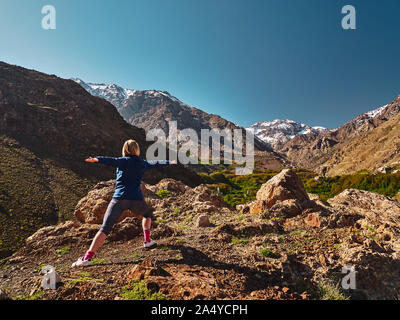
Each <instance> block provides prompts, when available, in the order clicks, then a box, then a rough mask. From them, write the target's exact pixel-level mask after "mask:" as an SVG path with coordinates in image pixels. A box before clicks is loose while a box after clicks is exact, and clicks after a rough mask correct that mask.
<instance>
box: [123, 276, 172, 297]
mask: <svg viewBox="0 0 400 320" xmlns="http://www.w3.org/2000/svg"><path fill="white" fill-rule="evenodd" d="M121 297H122V298H123V299H124V300H168V297H167V296H166V295H164V294H162V293H160V292H152V291H151V290H149V289H148V288H147V286H146V282H144V281H139V280H134V281H132V282H131V283H130V284H128V285H127V286H125V287H123V288H122V292H121Z"/></svg>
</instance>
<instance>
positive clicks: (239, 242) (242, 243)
mask: <svg viewBox="0 0 400 320" xmlns="http://www.w3.org/2000/svg"><path fill="white" fill-rule="evenodd" d="M231 243H232V244H233V245H234V246H238V247H244V246H246V245H247V244H248V243H249V240H248V239H246V238H243V237H242V238H237V237H232V239H231Z"/></svg>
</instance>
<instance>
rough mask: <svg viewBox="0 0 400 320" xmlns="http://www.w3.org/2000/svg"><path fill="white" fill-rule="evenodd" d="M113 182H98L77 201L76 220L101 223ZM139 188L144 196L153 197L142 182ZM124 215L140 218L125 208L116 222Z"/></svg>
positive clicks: (122, 218) (123, 217) (110, 195)
mask: <svg viewBox="0 0 400 320" xmlns="http://www.w3.org/2000/svg"><path fill="white" fill-rule="evenodd" d="M114 184H115V181H114V180H110V181H106V182H100V183H98V184H97V185H95V186H94V188H93V189H92V190H90V191H89V193H88V194H87V195H86V196H85V197H84V198H82V199H81V200H80V201H79V202H78V204H77V205H76V207H75V212H74V215H75V217H76V218H77V219H78V221H80V222H82V223H89V224H101V223H102V222H103V217H104V214H105V212H106V210H107V207H108V204H109V203H110V201H111V199H112V195H113V193H114ZM141 190H142V193H143V195H144V196H145V197H155V195H154V193H153V192H152V191H151V190H150V189H148V187H147V186H146V185H145V184H144V183H142V185H141ZM126 217H137V218H141V216H140V214H137V213H134V212H132V211H129V210H125V211H124V212H123V213H122V215H121V217H119V219H118V220H117V222H121V221H122V220H124V219H125V218H126Z"/></svg>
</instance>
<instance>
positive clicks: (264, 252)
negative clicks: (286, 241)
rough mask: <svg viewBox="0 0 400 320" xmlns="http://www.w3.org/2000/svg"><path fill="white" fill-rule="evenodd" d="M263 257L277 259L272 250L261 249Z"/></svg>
mask: <svg viewBox="0 0 400 320" xmlns="http://www.w3.org/2000/svg"><path fill="white" fill-rule="evenodd" d="M258 252H259V253H260V255H261V256H263V257H269V258H275V257H276V254H275V253H274V252H273V251H272V250H271V249H270V248H261V249H260V250H259V251H258Z"/></svg>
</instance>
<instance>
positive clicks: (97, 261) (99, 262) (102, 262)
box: [92, 258, 107, 266]
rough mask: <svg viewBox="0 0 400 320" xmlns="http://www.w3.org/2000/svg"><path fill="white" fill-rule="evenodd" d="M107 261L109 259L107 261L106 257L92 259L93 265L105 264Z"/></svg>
mask: <svg viewBox="0 0 400 320" xmlns="http://www.w3.org/2000/svg"><path fill="white" fill-rule="evenodd" d="M106 262H107V261H106V259H104V258H102V259H100V258H94V259H92V265H93V266H96V265H101V264H105V263H106Z"/></svg>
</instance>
